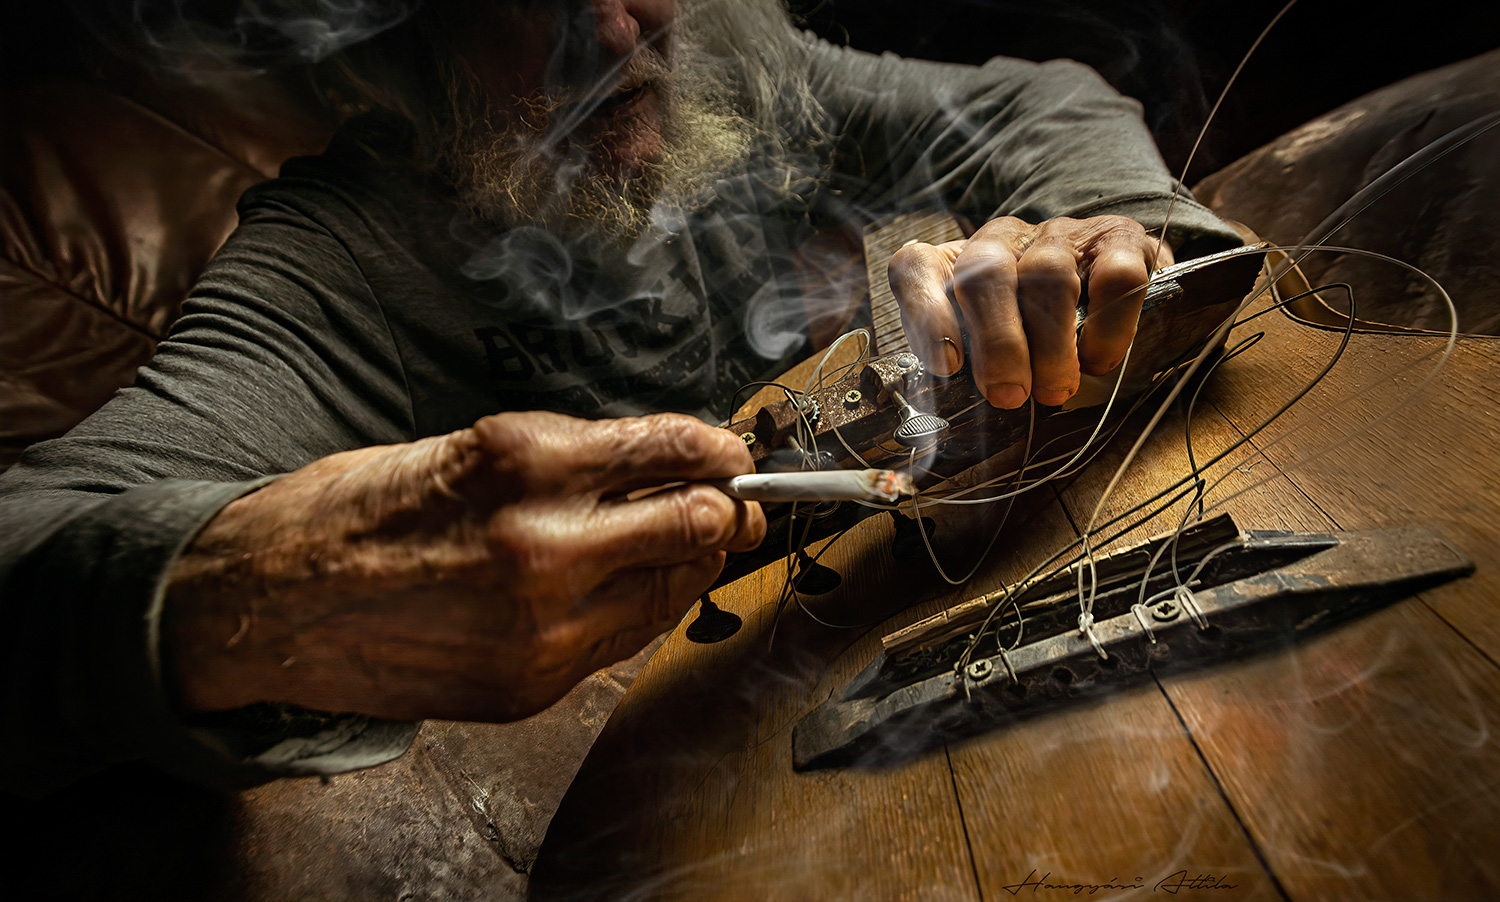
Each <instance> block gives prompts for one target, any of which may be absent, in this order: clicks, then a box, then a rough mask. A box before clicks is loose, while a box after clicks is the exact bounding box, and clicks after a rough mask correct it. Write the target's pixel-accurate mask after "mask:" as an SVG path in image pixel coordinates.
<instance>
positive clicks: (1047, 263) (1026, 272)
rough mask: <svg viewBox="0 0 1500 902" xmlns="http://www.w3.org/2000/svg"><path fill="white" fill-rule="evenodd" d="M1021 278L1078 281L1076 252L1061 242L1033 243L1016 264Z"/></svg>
mask: <svg viewBox="0 0 1500 902" xmlns="http://www.w3.org/2000/svg"><path fill="white" fill-rule="evenodd" d="M1017 268H1018V270H1019V271H1020V274H1021V278H1027V277H1039V276H1040V277H1047V278H1056V279H1067V280H1071V281H1075V282H1076V281H1078V253H1077V251H1075V250H1073V249H1072V248H1071V247H1067V246H1064V245H1062V244H1054V243H1047V244H1033V245H1032V246H1031V247H1030V248H1028V249H1027V251H1026V253H1025V254H1024V255H1023V256H1022V257H1021V260H1020V263H1019V264H1018V266H1017Z"/></svg>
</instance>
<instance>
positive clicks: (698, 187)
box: [442, 41, 756, 246]
mask: <svg viewBox="0 0 1500 902" xmlns="http://www.w3.org/2000/svg"><path fill="white" fill-rule="evenodd" d="M721 71H722V67H717V66H714V65H713V64H712V62H711V60H710V59H709V58H708V57H707V55H705V54H703V53H701V52H699V51H698V50H697V49H696V48H695V47H694V46H693V45H692V44H691V43H688V42H687V41H680V42H679V44H678V46H677V47H676V49H675V52H674V54H673V60H672V62H671V63H670V64H668V62H667V61H666V60H665V59H663V57H662V55H661V54H660V53H659V52H658V51H656V50H655V49H654V48H644V49H642V50H641V51H640V52H638V53H637V54H636V55H635V57H633V58H632V59H631V60H630V61H629V63H627V65H626V68H625V72H624V76H625V78H624V83H625V84H632V83H635V81H641V82H650V83H651V84H653V85H654V88H653V90H655V91H656V92H657V96H658V98H659V102H660V103H661V106H662V110H663V113H662V116H661V117H660V125H659V127H660V131H661V145H660V151H659V152H658V153H657V154H656V155H655V156H654V157H653V158H651V159H646V160H641V161H638V163H637V165H635V166H633V167H632V170H631V171H629V172H626V173H621V172H618V171H611V169H610V167H609V166H608V163H607V161H608V160H609V153H608V151H609V147H610V145H611V142H612V141H615V140H619V136H617V135H616V134H615V133H613V132H611V131H609V130H601V131H598V132H597V133H595V134H591V135H577V136H576V139H575V134H574V132H575V129H574V128H573V127H572V126H573V125H575V124H578V120H580V118H581V117H585V116H586V115H587V112H588V111H587V110H586V109H585V110H579V108H577V107H572V108H570V107H567V106H566V105H565V104H564V103H563V102H562V101H561V99H560V98H558V97H556V96H555V95H551V94H550V93H549V92H545V91H544V92H540V93H539V94H537V95H535V96H533V97H529V98H526V102H525V104H524V107H525V113H524V114H522V115H520V116H517V117H514V118H513V119H511V120H510V121H507V122H504V123H500V124H497V123H495V122H494V121H493V119H492V117H491V116H489V115H487V114H486V113H485V112H484V110H485V107H484V105H483V98H481V97H477V96H475V94H474V92H473V91H472V90H468V91H462V90H460V91H456V92H455V96H457V97H463V96H467V97H468V98H469V99H468V100H466V101H465V100H456V101H455V115H454V121H453V130H452V133H451V134H450V135H449V136H447V140H446V141H445V142H444V144H445V145H446V146H445V148H444V152H443V154H442V165H443V168H444V170H445V171H446V174H447V176H448V177H449V179H450V180H451V181H452V182H453V184H454V186H455V187H456V189H457V191H458V195H459V199H460V202H461V203H462V204H463V205H464V206H465V207H466V208H467V209H468V210H469V211H470V212H471V214H472V215H474V216H475V217H476V218H478V219H479V220H481V221H483V222H486V223H488V224H491V225H496V226H503V227H507V228H516V227H520V226H535V227H538V228H541V229H544V230H546V231H547V232H549V233H551V234H553V235H555V236H557V237H558V238H562V239H564V240H568V241H582V242H586V243H590V244H597V243H602V244H605V245H616V246H618V245H620V244H623V243H629V242H631V241H633V240H635V239H637V238H639V237H640V236H641V235H642V234H644V233H645V232H646V231H647V229H649V228H650V227H651V226H652V224H653V223H655V222H663V223H670V222H674V221H679V220H680V219H681V218H682V217H684V216H685V215H686V214H688V213H690V212H692V211H693V210H694V209H696V208H697V207H699V206H701V204H702V203H703V202H704V201H705V200H706V199H707V195H708V193H709V192H708V189H709V188H711V187H712V185H713V184H714V183H715V182H716V181H718V180H719V179H721V178H723V177H724V176H725V175H726V174H729V173H732V172H734V171H735V170H737V169H739V168H740V167H742V166H743V164H744V163H745V161H746V160H747V159H748V157H749V155H750V149H751V146H752V144H753V143H754V138H755V132H756V128H755V126H754V124H753V123H752V122H751V120H750V119H749V118H748V117H747V116H745V115H743V114H742V113H741V112H740V111H739V109H738V108H737V107H736V104H735V103H734V101H733V100H732V97H733V92H732V90H731V89H730V88H729V87H728V85H727V84H725V79H724V77H723V75H722V74H721ZM584 124H588V123H587V122H586V120H585V121H584ZM632 125H634V126H635V127H641V126H640V123H636V122H631V121H629V119H628V117H626V121H625V123H624V127H626V128H628V127H630V126H632ZM627 138H628V136H627Z"/></svg>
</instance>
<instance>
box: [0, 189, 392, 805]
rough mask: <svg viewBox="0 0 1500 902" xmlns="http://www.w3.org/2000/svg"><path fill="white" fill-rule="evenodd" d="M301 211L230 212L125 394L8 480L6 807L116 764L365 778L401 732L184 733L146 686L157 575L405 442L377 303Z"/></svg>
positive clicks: (336, 244)
mask: <svg viewBox="0 0 1500 902" xmlns="http://www.w3.org/2000/svg"><path fill="white" fill-rule="evenodd" d="M247 197H248V196H247ZM315 212H316V211H312V212H309V211H307V210H304V209H298V208H297V207H296V206H294V205H292V204H290V203H283V202H277V201H276V200H275V198H274V197H272V198H263V199H262V201H261V202H259V203H253V204H248V205H246V206H242V217H241V225H240V228H239V229H238V230H237V231H236V233H235V234H234V235H233V236H231V238H230V240H229V241H228V242H227V243H226V245H225V247H224V248H223V249H222V250H221V252H220V253H219V255H218V256H217V257H216V258H215V260H214V261H213V262H212V263H211V264H210V267H209V268H208V270H207V272H206V273H205V274H204V276H203V278H202V279H201V281H200V282H199V284H198V286H197V287H196V288H195V289H194V291H193V295H192V297H191V298H190V299H189V301H188V303H187V304H186V305H185V307H184V313H183V316H182V317H181V318H180V320H179V321H178V323H177V324H176V326H175V327H174V329H173V331H172V334H171V335H170V336H169V337H168V339H167V340H166V341H165V342H163V343H162V345H161V346H160V348H159V351H158V353H157V355H156V357H155V358H154V359H153V360H152V362H151V363H150V364H149V365H148V366H146V367H144V368H142V369H141V370H140V372H139V374H138V376H137V378H136V381H135V384H134V385H133V386H131V387H130V388H127V389H124V390H123V391H121V392H119V393H118V394H117V395H116V396H115V397H114V398H113V399H112V400H111V401H110V402H109V403H108V404H106V405H105V406H104V407H103V408H101V409H100V410H99V411H98V412H96V413H95V414H94V415H93V416H91V417H90V418H89V419H87V420H85V421H84V422H83V423H82V424H80V425H79V426H78V427H77V428H75V429H74V430H73V431H72V432H70V433H69V434H68V435H66V436H64V437H63V438H60V439H56V440H53V441H49V442H43V443H41V444H38V445H36V446H33V447H32V448H31V449H29V450H28V451H27V452H26V454H25V455H24V456H23V457H22V459H21V460H20V462H18V463H17V465H16V466H15V467H13V468H12V469H11V470H10V471H9V472H7V473H6V474H5V475H4V476H3V477H0V605H3V610H4V613H5V618H6V622H7V624H8V630H9V633H10V635H9V638H10V643H9V644H10V653H9V654H8V655H7V656H6V660H5V663H4V665H3V666H4V673H5V677H4V686H3V698H4V709H3V711H4V714H3V716H4V721H5V724H6V727H7V733H8V740H7V741H6V742H5V743H4V746H3V752H0V762H3V767H0V773H3V774H4V778H3V780H4V788H6V789H7V790H9V791H13V792H18V793H23V794H30V795H35V794H39V793H43V792H46V791H49V790H50V789H51V788H53V787H56V786H59V785H61V784H63V783H66V782H69V781H71V780H73V779H76V778H78V777H80V776H82V775H84V774H86V773H88V772H91V771H94V770H98V769H100V768H102V767H106V766H108V765H111V764H114V763H118V762H123V761H129V760H146V761H149V762H152V763H154V764H157V765H159V766H161V767H163V768H164V769H166V770H168V771H171V772H175V773H178V774H180V775H183V776H187V777H190V778H194V779H197V780H199V781H202V782H207V783H210V784H214V785H221V786H236V785H248V784H251V783H255V782H260V781H264V780H266V779H269V778H271V777H273V776H278V775H284V774H312V773H329V772H336V771H341V770H349V769H352V768H356V767H363V766H369V765H373V764H377V763H380V762H381V761H384V760H388V759H390V758H392V757H395V756H396V755H399V754H400V753H401V752H402V751H403V750H404V749H405V748H406V746H407V745H408V744H409V743H410V741H411V738H412V736H413V735H414V734H415V731H416V726H415V725H414V724H394V723H388V722H382V721H377V720H374V719H371V718H366V717H358V716H325V715H319V714H315V713H309V712H297V711H293V710H286V709H280V710H270V709H269V706H266V707H267V708H268V710H254V711H245V712H241V713H240V714H237V715H230V716H227V717H225V716H215V717H212V718H205V719H203V721H201V722H197V721H194V722H190V721H189V720H187V719H185V718H183V717H182V716H181V715H180V713H179V712H178V711H176V710H175V709H174V707H173V704H172V702H171V700H170V699H169V698H168V696H167V693H166V692H164V691H163V686H162V681H161V674H160V672H159V669H158V663H157V642H158V623H159V620H160V614H161V607H162V604H163V594H164V589H165V585H164V583H165V577H166V573H167V570H168V568H169V567H170V565H171V564H172V562H173V560H174V559H175V557H176V556H177V554H178V553H179V552H180V551H181V549H183V548H184V547H185V546H186V545H187V543H188V542H189V541H190V540H191V539H192V538H193V536H194V535H196V533H197V532H198V530H199V529H201V528H202V527H203V525H204V524H206V523H207V522H208V521H209V520H210V519H211V518H212V517H213V515H214V514H215V513H216V512H217V511H218V510H219V509H220V508H221V507H222V506H223V505H225V504H227V503H229V502H230V501H232V500H233V499H235V498H237V497H240V496H241V495H243V494H244V493H246V492H251V491H254V490H256V489H257V488H259V487H260V486H261V485H263V484H265V483H266V482H267V481H269V480H270V479H272V478H274V477H275V475H276V474H280V473H285V472H289V471H291V470H294V469H297V468H298V467H301V466H303V465H304V464H306V463H308V462H310V461H312V460H315V459H317V458H319V457H323V456H326V455H328V454H332V453H335V452H338V451H343V450H348V449H351V448H356V447H363V446H367V445H371V444H379V443H388V442H398V441H404V440H408V439H409V438H410V437H411V431H412V417H411V410H410V400H409V396H408V393H407V391H406V387H405V384H404V381H403V377H402V367H401V361H400V359H399V355H398V353H397V351H396V348H395V344H394V342H393V340H392V338H391V336H390V333H389V330H388V329H387V328H386V327H385V325H384V320H383V318H382V316H381V312H380V308H379V305H378V304H377V303H376V300H375V299H374V298H373V297H372V296H371V292H370V290H369V287H368V284H367V282H366V281H365V279H364V278H363V276H362V274H361V272H360V270H359V267H358V266H357V264H356V263H355V262H354V258H353V255H352V254H351V253H350V252H349V249H348V247H347V244H346V242H345V241H343V240H340V239H339V238H337V237H335V234H334V233H333V232H332V231H330V230H329V229H327V228H325V227H323V226H321V225H319V224H318V220H317V218H316V216H315V215H314V214H315Z"/></svg>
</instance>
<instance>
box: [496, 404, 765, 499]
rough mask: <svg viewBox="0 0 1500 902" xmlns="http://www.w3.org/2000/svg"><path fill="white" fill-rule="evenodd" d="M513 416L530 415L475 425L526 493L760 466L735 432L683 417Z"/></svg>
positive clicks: (720, 474)
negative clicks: (519, 480) (589, 418)
mask: <svg viewBox="0 0 1500 902" xmlns="http://www.w3.org/2000/svg"><path fill="white" fill-rule="evenodd" d="M515 416H517V417H525V418H529V419H527V420H526V421H524V422H522V421H519V420H516V419H511V420H507V415H506V414H499V415H496V416H494V417H486V418H485V419H484V420H481V421H480V422H479V423H477V424H475V431H476V433H478V434H479V435H480V437H481V440H482V441H483V442H484V443H485V445H486V447H487V449H488V450H490V451H491V453H493V454H496V455H497V456H498V457H499V458H502V459H503V460H502V461H501V466H502V467H503V468H505V469H509V470H512V471H513V472H514V474H515V475H516V476H517V477H518V478H520V479H522V480H524V482H525V488H526V490H527V491H529V492H535V493H549V492H550V493H569V492H597V493H600V494H609V493H620V492H628V491H630V490H631V489H635V488H640V487H643V486H652V485H661V484H663V483H667V482H678V481H690V480H698V479H720V478H724V477H728V476H738V475H741V474H743V473H749V472H751V471H753V470H754V469H755V467H754V462H753V461H752V460H751V457H750V452H749V450H747V449H746V448H745V443H744V442H743V441H741V440H740V438H739V437H738V436H736V435H734V434H733V433H731V432H729V431H728V430H727V429H720V428H718V427H717V426H710V425H708V424H707V423H704V422H702V421H701V420H697V419H694V418H693V417H690V416H686V415H683V414H674V413H668V414H653V415H650V416H643V417H626V418H620V419H612V420H582V419H577V418H574V417H565V416H561V415H556V414H540V413H526V414H519V415H515Z"/></svg>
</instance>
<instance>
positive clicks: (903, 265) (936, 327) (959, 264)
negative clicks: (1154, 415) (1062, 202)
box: [890, 216, 1172, 408]
mask: <svg viewBox="0 0 1500 902" xmlns="http://www.w3.org/2000/svg"><path fill="white" fill-rule="evenodd" d="M1171 263H1172V251H1171V248H1170V247H1168V246H1167V245H1166V244H1162V245H1161V248H1160V251H1158V249H1157V240H1156V239H1155V238H1153V237H1151V236H1148V235H1147V234H1146V231H1145V229H1144V228H1143V227H1142V226H1141V225H1140V223H1137V222H1135V221H1134V220H1131V219H1126V218H1125V217H1123V216H1096V217H1093V218H1091V219H1062V218H1059V219H1052V220H1048V221H1047V222H1044V223H1042V224H1040V225H1032V224H1030V223H1027V222H1025V221H1023V220H1020V219H1016V218H1014V217H1003V218H1001V219H996V220H993V221H991V222H988V223H986V224H985V225H984V226H983V227H982V228H980V229H979V230H978V231H977V232H975V233H974V235H973V236H972V237H970V238H968V239H965V240H961V241H949V242H947V243H945V244H940V245H936V246H934V245H931V244H921V243H918V244H910V245H907V246H906V247H904V248H902V249H901V250H899V251H897V252H896V254H895V255H894V256H893V257H891V265H890V279H891V288H892V290H893V291H894V292H895V295H896V299H897V301H898V302H899V303H900V305H901V316H902V320H903V323H904V325H905V327H906V332H907V336H908V338H909V339H910V343H911V346H912V348H913V349H914V350H916V351H917V353H918V354H920V355H921V356H922V358H923V360H924V361H925V362H926V363H927V365H928V367H929V368H930V369H931V370H932V371H933V372H935V373H938V374H941V375H952V374H953V373H954V372H955V371H957V370H958V368H959V367H961V366H963V360H964V358H963V354H964V349H963V342H962V340H961V339H960V335H959V320H958V311H959V310H961V311H962V312H963V319H964V323H965V325H966V327H967V329H968V333H969V342H970V344H971V347H972V351H973V354H974V381H975V383H976V384H977V385H978V386H979V389H980V391H981V392H983V394H984V396H985V398H986V399H987V400H988V401H989V402H990V403H991V404H993V405H994V406H996V407H1005V408H1015V407H1019V406H1021V404H1022V403H1024V402H1025V400H1026V399H1027V397H1034V398H1035V399H1036V400H1037V402H1039V403H1041V404H1048V405H1057V404H1062V403H1063V402H1064V401H1066V400H1067V399H1068V398H1071V397H1072V396H1073V395H1074V393H1076V392H1077V391H1078V385H1079V372H1080V364H1081V369H1082V372H1086V373H1089V374H1090V375H1100V374H1103V373H1107V372H1109V371H1111V370H1113V369H1114V368H1115V367H1116V366H1118V365H1119V363H1120V361H1121V360H1122V359H1123V358H1124V357H1125V351H1126V349H1128V348H1129V347H1130V342H1131V340H1132V339H1133V338H1134V337H1135V326H1136V320H1137V318H1138V317H1139V316H1140V312H1141V302H1142V301H1143V300H1144V298H1145V289H1144V286H1145V284H1146V280H1147V277H1148V276H1150V274H1151V272H1152V271H1153V270H1155V269H1157V268H1159V267H1162V266H1168V265H1170V264H1171ZM1085 288H1086V289H1087V293H1088V298H1089V316H1088V320H1087V321H1086V322H1085V323H1084V326H1083V331H1082V333H1081V334H1076V332H1075V330H1076V327H1077V315H1076V309H1077V307H1078V301H1079V298H1080V295H1081V293H1082V292H1083V291H1084V290H1085ZM955 304H956V305H957V309H955ZM944 339H947V341H944Z"/></svg>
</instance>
